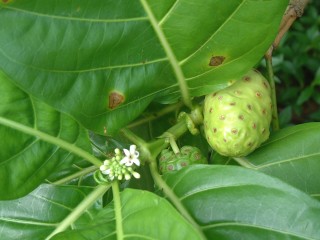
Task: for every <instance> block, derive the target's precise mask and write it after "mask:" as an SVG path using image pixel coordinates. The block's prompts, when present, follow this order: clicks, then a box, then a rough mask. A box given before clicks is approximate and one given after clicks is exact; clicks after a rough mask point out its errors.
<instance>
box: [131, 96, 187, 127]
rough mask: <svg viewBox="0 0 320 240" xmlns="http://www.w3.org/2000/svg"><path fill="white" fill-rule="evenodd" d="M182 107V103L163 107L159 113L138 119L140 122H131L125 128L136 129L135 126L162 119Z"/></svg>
mask: <svg viewBox="0 0 320 240" xmlns="http://www.w3.org/2000/svg"><path fill="white" fill-rule="evenodd" d="M182 106H183V103H182V102H179V103H177V104H173V105H170V106H168V107H165V108H163V109H161V110H160V111H159V112H157V113H155V114H152V115H150V116H147V117H145V118H143V119H140V120H137V121H136V122H133V123H131V124H129V125H128V126H127V128H133V127H136V126H139V125H141V124H144V123H146V122H150V121H153V120H155V119H157V118H159V117H162V116H164V115H166V114H168V113H170V112H173V111H175V110H177V109H179V108H181V107H182Z"/></svg>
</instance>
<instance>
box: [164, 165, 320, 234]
mask: <svg viewBox="0 0 320 240" xmlns="http://www.w3.org/2000/svg"><path fill="white" fill-rule="evenodd" d="M167 183H168V184H169V186H171V188H172V189H173V191H174V192H175V193H176V195H177V196H178V198H179V200H180V201H181V202H182V204H183V205H184V206H185V207H186V208H187V209H188V210H189V212H190V213H191V215H192V216H193V217H194V218H195V220H196V221H197V222H198V224H199V225H200V226H201V228H202V229H203V231H204V233H205V234H206V236H207V237H208V239H219V240H220V239H221V240H223V239H230V240H231V239H320V203H319V202H318V201H317V200H315V199H313V198H311V197H310V196H308V195H306V194H305V193H303V192H301V191H299V190H297V189H296V188H293V187H291V186H290V185H288V184H286V183H284V182H282V181H280V180H278V179H277V178H273V177H270V176H268V175H265V174H263V173H260V172H257V171H254V170H248V169H245V168H242V167H235V166H205V165H198V166H192V167H188V168H185V169H183V170H181V171H179V172H177V173H176V174H170V175H168V176H167Z"/></svg>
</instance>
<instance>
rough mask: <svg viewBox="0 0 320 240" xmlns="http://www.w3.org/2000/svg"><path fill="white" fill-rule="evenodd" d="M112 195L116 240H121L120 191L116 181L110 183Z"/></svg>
mask: <svg viewBox="0 0 320 240" xmlns="http://www.w3.org/2000/svg"><path fill="white" fill-rule="evenodd" d="M112 193H113V202H114V213H115V220H116V231H117V239H118V240H122V239H123V238H124V237H123V228H122V213H121V199H120V190H119V185H118V181H114V182H113V183H112Z"/></svg>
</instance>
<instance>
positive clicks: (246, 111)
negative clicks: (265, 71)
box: [204, 70, 272, 157]
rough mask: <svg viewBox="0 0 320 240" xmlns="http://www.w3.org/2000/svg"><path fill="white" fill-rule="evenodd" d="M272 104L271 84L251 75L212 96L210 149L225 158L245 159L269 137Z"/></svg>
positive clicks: (207, 124)
mask: <svg viewBox="0 0 320 240" xmlns="http://www.w3.org/2000/svg"><path fill="white" fill-rule="evenodd" d="M271 110H272V103H271V98H270V86H269V83H268V81H267V80H266V79H265V78H264V77H263V76H262V75H261V74H260V73H258V72H257V71H254V70H252V71H250V72H249V73H247V74H246V75H245V76H243V77H242V78H241V79H239V80H238V81H236V82H235V83H234V84H233V85H231V86H229V87H227V88H225V89H223V90H220V91H218V92H215V93H212V94H209V95H207V96H206V98H205V102H204V129H205V134H206V138H207V141H208V143H209V144H210V146H211V147H212V148H213V149H214V150H215V151H217V152H218V153H219V154H221V155H223V156H229V157H243V156H246V155H248V154H249V153H251V152H252V151H254V150H255V149H256V148H257V147H259V146H260V144H261V143H262V142H264V141H266V140H267V139H268V137H269V134H270V132H269V126H270V122H271V116H272V111H271Z"/></svg>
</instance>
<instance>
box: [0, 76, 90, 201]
mask: <svg viewBox="0 0 320 240" xmlns="http://www.w3.org/2000/svg"><path fill="white" fill-rule="evenodd" d="M0 86H1V88H0V102H1V104H0V117H1V118H3V119H4V120H6V119H8V120H12V121H14V122H16V123H18V124H22V125H23V126H27V127H30V128H31V129H34V130H38V131H41V132H43V133H46V134H48V135H51V136H54V137H56V138H57V139H62V140H64V141H66V142H69V143H73V144H74V145H75V146H78V147H80V148H82V149H83V150H87V151H88V152H90V151H91V150H90V148H91V147H90V142H89V139H88V136H87V132H86V130H85V129H83V128H82V127H81V126H80V125H79V124H78V123H77V122H76V121H74V120H73V119H72V118H70V117H69V116H67V115H66V114H62V113H60V112H57V111H56V110H54V109H53V108H52V107H50V106H48V105H47V104H45V103H43V102H41V101H39V100H37V99H36V98H34V97H32V96H30V95H29V94H27V93H25V92H23V91H22V90H20V89H19V88H18V87H17V86H15V85H14V84H12V82H11V81H10V80H9V79H8V78H7V77H6V76H5V75H4V74H3V73H1V72H0ZM0 136H1V138H2V140H3V141H2V143H1V151H0V166H1V167H0V199H13V198H17V197H21V196H23V195H25V194H27V193H29V192H30V191H32V190H33V189H35V188H36V187H38V185H39V184H41V183H42V182H43V181H44V180H45V179H46V178H47V177H48V176H49V175H50V174H52V173H53V172H54V171H59V170H61V169H63V168H66V167H68V166H71V165H72V164H73V163H74V162H75V161H78V160H80V158H79V157H77V156H75V155H73V154H71V153H70V152H68V151H65V150H63V149H61V148H60V147H58V146H54V145H52V144H49V143H47V142H44V141H42V140H40V139H39V138H38V137H36V136H32V135H28V134H24V133H22V132H21V131H18V130H15V129H13V128H9V127H5V126H3V125H0Z"/></svg>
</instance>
